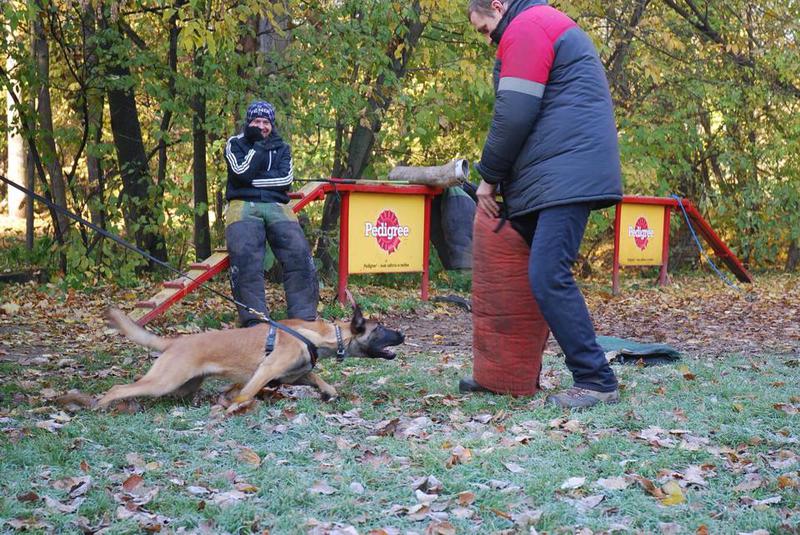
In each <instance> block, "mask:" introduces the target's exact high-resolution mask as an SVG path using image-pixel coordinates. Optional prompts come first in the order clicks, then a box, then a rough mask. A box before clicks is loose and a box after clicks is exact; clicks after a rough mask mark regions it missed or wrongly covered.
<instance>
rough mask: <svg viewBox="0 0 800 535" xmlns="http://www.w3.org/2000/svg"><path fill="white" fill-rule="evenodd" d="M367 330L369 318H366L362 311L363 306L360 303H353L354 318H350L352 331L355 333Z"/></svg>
mask: <svg viewBox="0 0 800 535" xmlns="http://www.w3.org/2000/svg"><path fill="white" fill-rule="evenodd" d="M366 330H367V320H365V319H364V314H362V313H361V307H360V306H358V304H354V305H353V319H351V320H350V331H351V332H352V333H353V334H363V333H364V331H366Z"/></svg>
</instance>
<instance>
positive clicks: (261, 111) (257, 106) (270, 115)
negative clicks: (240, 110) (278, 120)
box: [247, 100, 275, 125]
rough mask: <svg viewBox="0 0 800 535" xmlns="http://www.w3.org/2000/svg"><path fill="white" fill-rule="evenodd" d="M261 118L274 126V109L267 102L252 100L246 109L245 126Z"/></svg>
mask: <svg viewBox="0 0 800 535" xmlns="http://www.w3.org/2000/svg"><path fill="white" fill-rule="evenodd" d="M259 117H262V118H264V119H269V122H270V123H272V124H273V125H274V124H275V108H274V107H273V106H272V104H270V103H269V102H266V101H264V100H254V101H253V103H252V104H250V105H249V106H248V107H247V124H250V123H251V122H252V120H253V119H258V118H259Z"/></svg>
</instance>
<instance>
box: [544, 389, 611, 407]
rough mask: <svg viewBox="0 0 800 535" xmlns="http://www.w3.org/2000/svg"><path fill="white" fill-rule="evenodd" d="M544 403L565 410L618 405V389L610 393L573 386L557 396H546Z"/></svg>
mask: <svg viewBox="0 0 800 535" xmlns="http://www.w3.org/2000/svg"><path fill="white" fill-rule="evenodd" d="M545 403H546V404H549V405H556V406H558V407H563V408H565V409H586V408H589V407H594V406H595V405H597V404H598V403H609V404H611V403H619V389H615V390H612V391H611V392H598V391H596V390H588V389H586V388H580V387H578V386H573V387H572V388H568V389H567V390H564V391H563V392H561V393H559V394H551V395H549V396H547V399H546V400H545Z"/></svg>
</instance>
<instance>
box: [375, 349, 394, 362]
mask: <svg viewBox="0 0 800 535" xmlns="http://www.w3.org/2000/svg"><path fill="white" fill-rule="evenodd" d="M372 356H373V357H375V358H378V359H386V360H392V359H393V358H395V357H396V356H397V353H395V352H394V351H390V350H389V349H386V348H383V349H378V350H377V351H375V352H374V353H373V354H372Z"/></svg>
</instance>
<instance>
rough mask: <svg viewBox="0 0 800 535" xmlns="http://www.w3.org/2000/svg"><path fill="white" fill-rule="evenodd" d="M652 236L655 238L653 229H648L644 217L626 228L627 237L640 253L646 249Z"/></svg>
mask: <svg viewBox="0 0 800 535" xmlns="http://www.w3.org/2000/svg"><path fill="white" fill-rule="evenodd" d="M653 236H655V232H653V229H651V228H648V225H647V219H645V218H644V217H640V218H639V219H637V220H636V225H634V226H630V225H629V226H628V237H631V238H633V241H634V243H635V244H636V247H638V248H639V249H641V250H642V251H644V250H645V249H647V244H648V243H649V242H650V238H652V237H653Z"/></svg>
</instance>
